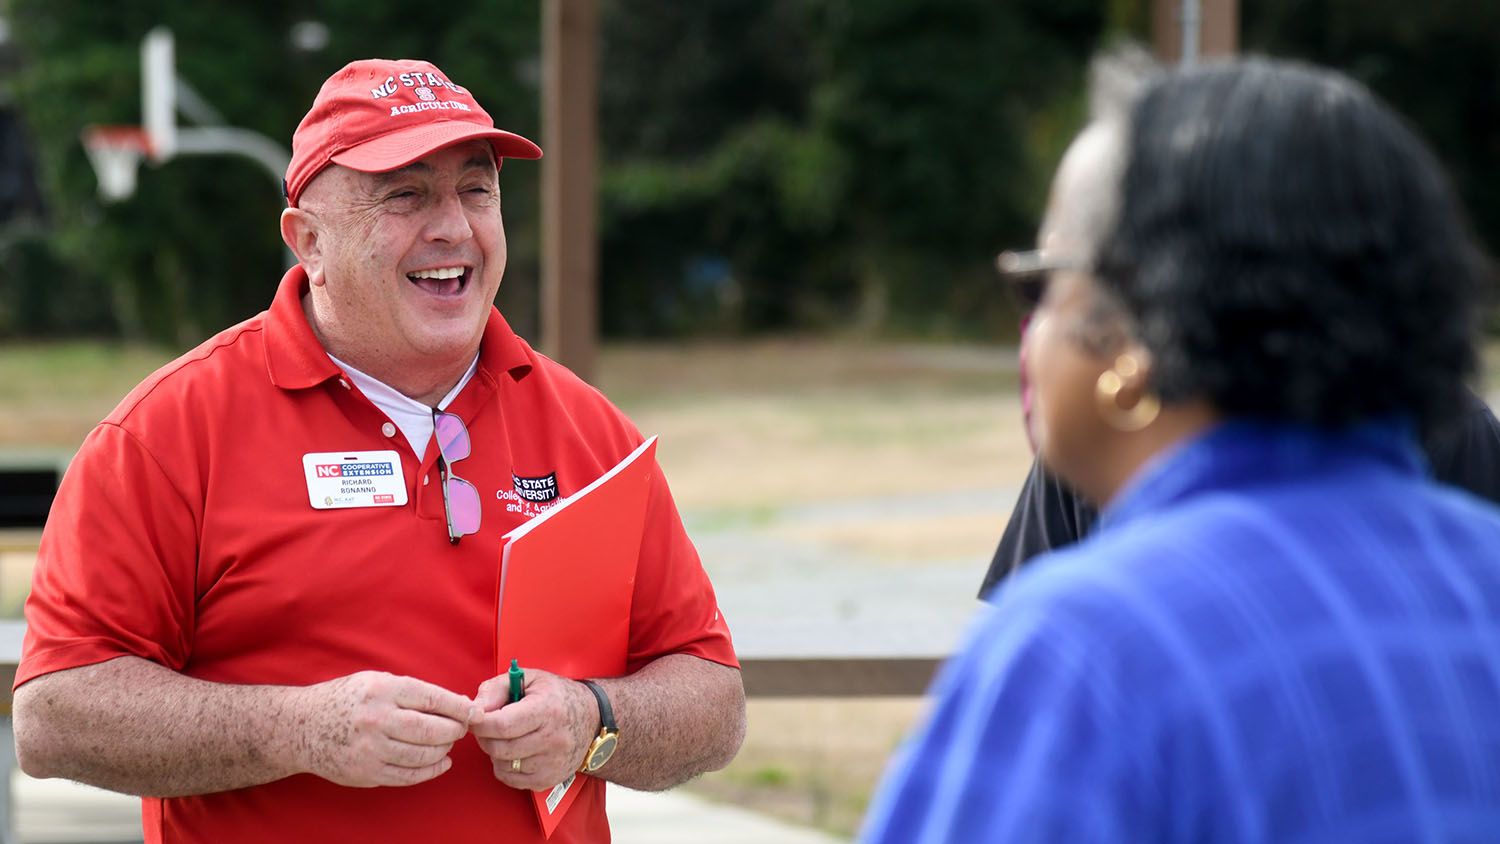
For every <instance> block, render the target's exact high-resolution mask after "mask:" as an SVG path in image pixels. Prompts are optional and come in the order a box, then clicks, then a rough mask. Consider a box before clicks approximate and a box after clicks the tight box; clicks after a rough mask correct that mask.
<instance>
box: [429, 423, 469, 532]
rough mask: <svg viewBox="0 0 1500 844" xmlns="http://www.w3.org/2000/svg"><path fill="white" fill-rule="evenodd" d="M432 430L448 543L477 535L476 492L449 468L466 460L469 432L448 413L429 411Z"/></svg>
mask: <svg viewBox="0 0 1500 844" xmlns="http://www.w3.org/2000/svg"><path fill="white" fill-rule="evenodd" d="M432 429H433V432H434V433H435V434H437V444H438V469H439V471H440V472H442V476H443V514H444V515H445V516H446V517H447V519H448V541H449V542H451V543H453V544H455V545H457V544H458V540H459V537H463V536H468V535H469V534H471V533H477V532H478V531H479V517H480V512H479V490H477V489H475V488H474V485H473V484H471V483H469V482H468V481H466V480H464V479H463V478H460V477H459V476H457V475H455V474H453V464H455V463H457V462H458V461H460V460H463V459H464V458H466V457H468V456H469V454H470V449H469V429H468V428H465V427H464V421H463V420H462V419H459V418H458V417H457V416H454V415H453V414H451V413H444V412H442V411H441V410H437V409H435V408H434V409H433V411H432Z"/></svg>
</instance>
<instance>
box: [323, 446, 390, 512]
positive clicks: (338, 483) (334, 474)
mask: <svg viewBox="0 0 1500 844" xmlns="http://www.w3.org/2000/svg"><path fill="white" fill-rule="evenodd" d="M302 471H303V473H304V474H305V475H307V500H308V502H309V503H311V504H312V506H313V508H314V509H317V510H342V509H345V508H347V507H401V506H404V505H405V504H406V476H405V475H404V474H403V473H402V471H401V455H399V454H397V453H396V452H394V451H323V452H318V453H316V454H304V455H302Z"/></svg>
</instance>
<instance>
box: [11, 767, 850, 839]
mask: <svg viewBox="0 0 1500 844" xmlns="http://www.w3.org/2000/svg"><path fill="white" fill-rule="evenodd" d="M13 786H14V789H15V790H14V792H13V794H14V795H15V806H16V833H17V834H18V838H19V840H20V841H21V842H24V844H85V842H86V844H133V843H134V842H139V841H141V810H140V803H139V802H138V801H137V800H136V799H135V798H133V797H126V796H124V795H120V794H114V793H111V792H108V791H100V790H99V789H96V788H90V787H88V786H86V785H79V784H78V783H73V782H68V781H66V780H34V779H31V778H30V777H27V776H26V775H25V774H21V773H17V774H16V775H15V779H14V780H13ZM608 803H609V817H610V826H611V828H612V829H613V830H614V842H615V844H770V843H771V842H774V844H840V841H841V839H838V838H833V837H830V836H827V835H823V834H821V833H818V832H814V831H812V830H808V829H804V828H801V827H794V826H790V825H788V824H783V823H778V822H776V821H773V820H769V819H767V818H765V817H764V816H761V815H757V814H755V813H753V812H747V811H745V810H744V809H736V808H733V807H729V806H719V805H715V804H713V803H709V802H707V801H704V800H700V799H698V798H696V797H693V796H691V795H689V794H686V793H684V792H667V793H664V794H647V793H644V792H638V791H630V790H628V789H623V788H616V787H614V786H611V787H610V792H609V798H608Z"/></svg>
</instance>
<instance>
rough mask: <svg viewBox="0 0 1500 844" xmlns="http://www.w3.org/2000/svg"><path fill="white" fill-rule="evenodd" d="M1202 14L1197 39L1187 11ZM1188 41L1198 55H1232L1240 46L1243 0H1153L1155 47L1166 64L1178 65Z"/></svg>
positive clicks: (1152, 14) (1209, 56)
mask: <svg viewBox="0 0 1500 844" xmlns="http://www.w3.org/2000/svg"><path fill="white" fill-rule="evenodd" d="M1193 9H1196V10H1197V13H1198V27H1197V32H1196V38H1194V37H1193V33H1186V34H1188V35H1189V37H1188V38H1184V37H1183V36H1184V34H1185V33H1184V27H1183V17H1184V11H1185V10H1186V11H1188V12H1189V13H1191V11H1192V10H1193ZM1184 41H1187V42H1189V46H1193V47H1195V48H1196V49H1195V50H1193V51H1191V52H1195V53H1196V55H1195V58H1197V59H1204V58H1213V57H1215V56H1231V55H1234V54H1235V53H1236V52H1238V51H1239V48H1240V4H1239V0H1152V3H1151V46H1152V48H1153V49H1154V50H1155V51H1156V57H1157V58H1158V59H1160V60H1161V61H1162V62H1163V63H1165V64H1177V63H1178V62H1179V61H1181V59H1182V56H1183V44H1184Z"/></svg>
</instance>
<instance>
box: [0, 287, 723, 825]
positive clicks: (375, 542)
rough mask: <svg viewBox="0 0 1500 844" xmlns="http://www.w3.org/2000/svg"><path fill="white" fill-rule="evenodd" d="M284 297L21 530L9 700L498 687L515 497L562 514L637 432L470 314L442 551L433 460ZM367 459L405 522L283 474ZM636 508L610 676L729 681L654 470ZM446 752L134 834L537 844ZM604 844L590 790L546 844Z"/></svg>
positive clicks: (478, 778)
mask: <svg viewBox="0 0 1500 844" xmlns="http://www.w3.org/2000/svg"><path fill="white" fill-rule="evenodd" d="M306 289H307V277H306V275H305V274H304V273H303V272H302V271H301V270H300V268H294V269H292V270H291V271H290V272H288V273H287V275H286V277H285V278H284V279H283V280H282V283H281V287H280V289H279V290H278V292H277V294H276V298H275V300H274V302H273V303H272V305H271V308H270V310H269V311H267V312H265V313H262V314H260V315H259V316H256V317H254V318H252V319H250V320H248V321H246V322H244V323H241V324H240V325H237V326H235V327H233V328H230V329H228V330H226V331H224V332H223V333H221V334H219V335H218V336H216V337H214V338H213V339H211V340H209V341H208V342H206V343H204V344H203V345H201V346H199V347H198V348H197V349H194V350H193V351H191V352H189V353H188V354H186V355H184V356H182V357H181V358H179V359H178V360H176V361H174V362H173V363H171V364H169V365H168V366H166V367H164V368H163V369H161V370H160V371H158V372H157V373H156V374H154V375H152V376H151V377H150V378H148V379H147V380H146V381H145V382H144V383H142V384H141V385H140V386H139V387H137V388H136V389H135V390H134V391H133V392H131V394H130V395H129V396H127V397H126V398H125V400H124V401H123V402H122V403H121V404H120V406H119V407H118V408H116V409H115V411H114V412H113V413H111V414H110V416H109V417H108V418H107V419H105V420H104V421H103V422H102V423H100V424H99V426H98V427H97V428H95V429H94V431H93V432H92V433H91V434H90V435H89V437H88V439H87V440H86V441H85V442H84V444H83V447H82V449H80V451H79V452H78V455H77V457H76V458H75V459H74V461H73V463H72V465H71V466H70V467H69V469H68V472H67V475H66V477H64V479H63V483H62V487H61V489H60V490H59V491H58V495H57V499H56V502H55V504H54V505H53V508H52V513H51V516H50V517H49V518H48V520H47V527H46V530H45V532H44V533H43V536H42V543H41V550H40V553H39V555H38V558H37V568H36V574H35V579H34V584H33V587H32V593H31V597H30V598H29V599H28V601H27V603H26V618H27V622H28V628H27V631H26V640H25V646H24V649H23V653H22V657H21V665H20V668H19V670H18V671H17V674H16V685H17V686H20V685H21V684H23V683H25V682H27V681H28V680H30V679H32V678H34V677H37V676H39V675H42V674H46V673H49V672H52V671H60V670H63V669H68V668H75V667H78V666H83V665H90V664H94V663H98V662H102V661H104V660H108V659H112V658H114V657H119V656H126V655H133V656H138V657H143V658H145V659H149V660H152V661H155V662H158V663H160V664H162V665H165V666H167V667H169V668H172V669H174V670H176V671H180V672H182V673H183V674H186V675H188V676H192V677H198V678H201V679H204V680H212V681H216V682H222V683H246V684H250V683H269V684H285V685H308V684H311V683H317V682H320V681H323V680H328V679H331V678H335V677H340V676H344V675H347V674H352V673H354V672H357V671H363V670H370V669H374V670H381V671H388V672H391V673H393V674H400V675H407V676H411V677H417V678H420V679H423V680H427V681H429V682H432V683H436V684H438V685H441V686H444V687H446V688H449V689H452V690H453V691H455V692H459V693H461V694H464V695H471V696H472V695H473V694H474V693H475V691H476V690H477V689H478V687H479V684H480V683H481V682H483V681H484V680H486V679H488V678H489V677H490V676H491V675H493V674H494V666H495V653H494V626H495V606H494V599H495V584H496V570H497V566H498V561H499V550H500V537H501V535H502V534H504V533H505V532H506V531H508V530H510V529H511V528H513V527H515V526H516V525H518V524H520V523H521V522H522V521H523V520H524V519H525V517H526V513H525V512H516V511H517V510H524V509H525V508H524V507H522V506H518V503H519V501H520V500H521V499H520V498H519V497H518V496H517V495H515V485H516V484H517V483H520V482H521V481H519V480H518V479H528V478H530V479H536V478H545V477H547V476H549V475H554V474H555V477H556V484H557V488H558V492H559V493H560V494H561V495H568V494H570V493H572V492H574V491H576V490H577V489H579V488H580V487H583V486H585V485H587V484H588V483H589V482H590V481H592V480H594V479H595V478H596V477H598V476H599V475H600V474H602V473H603V472H604V471H605V470H607V469H608V468H609V467H611V466H613V465H614V464H615V463H616V462H618V461H619V460H620V459H621V458H623V457H624V456H625V455H627V454H629V453H630V451H631V450H632V449H634V448H635V446H636V445H638V444H639V443H640V442H641V435H640V433H639V432H637V431H636V429H635V427H634V426H632V425H631V423H630V422H629V420H627V419H626V418H625V416H624V414H622V413H621V412H620V411H619V410H618V409H616V408H615V407H614V406H613V405H611V404H610V403H609V402H608V401H607V400H606V399H605V398H604V397H603V396H602V395H601V394H600V393H599V392H598V391H597V390H595V389H593V388H592V387H590V386H588V385H587V384H585V383H584V382H582V381H580V380H579V379H578V378H577V377H575V376H574V375H573V374H572V373H570V372H568V371H567V370H566V369H564V368H563V367H561V366H559V365H558V364H556V363H554V362H552V361H551V360H548V359H547V358H545V357H543V356H541V355H539V354H537V353H536V352H535V351H533V350H532V349H531V348H530V347H529V346H528V345H527V344H526V343H525V342H524V341H522V340H521V339H520V338H518V337H516V336H515V334H514V333H512V332H511V330H510V327H509V326H508V325H506V323H505V320H504V319H503V318H502V317H501V316H500V314H499V312H498V311H491V313H490V317H489V323H488V325H487V326H486V327H485V333H484V340H483V343H482V345H481V347H480V355H479V366H478V369H477V371H476V373H475V375H474V377H473V379H472V380H471V381H470V382H469V384H468V385H467V386H465V387H464V389H463V391H462V392H461V393H460V394H459V395H458V396H457V397H456V398H455V399H454V401H453V403H452V404H451V405H450V406H449V408H448V410H449V412H452V413H455V414H457V415H458V416H459V417H460V418H462V419H463V420H464V422H465V423H466V425H467V426H468V428H469V433H470V438H471V441H472V443H473V450H472V456H471V457H469V458H468V459H466V460H463V461H461V462H459V463H458V464H456V465H455V467H454V471H455V472H456V473H457V474H458V475H460V476H462V477H463V478H465V479H467V480H468V481H469V482H470V483H472V484H474V485H475V487H477V488H478V489H479V492H480V497H481V500H482V502H483V504H482V511H483V515H482V523H481V526H480V531H479V533H478V534H476V535H474V536H469V537H465V538H464V539H463V540H462V541H461V542H460V543H459V544H457V545H451V544H449V542H448V537H447V532H446V529H445V522H444V517H443V499H442V493H441V488H440V483H441V482H440V479H439V477H438V470H437V468H436V465H435V463H436V457H437V449H436V448H429V449H428V450H427V451H428V453H427V455H426V456H425V458H423V459H421V460H419V459H418V458H417V456H416V455H415V453H414V452H413V451H412V449H411V447H410V446H409V445H408V443H407V442H406V438H405V437H404V436H402V435H401V434H400V432H399V430H395V429H394V427H387V426H386V423H387V419H386V417H385V416H384V414H382V413H381V411H380V410H378V409H377V408H376V407H375V406H374V405H373V404H372V403H371V402H370V401H369V400H368V399H366V398H365V397H364V396H363V395H362V394H361V393H360V392H359V390H358V388H356V387H354V386H353V385H352V384H351V382H349V381H348V379H346V378H344V377H343V376H342V373H341V372H340V371H339V369H338V367H337V366H336V365H335V364H334V363H333V362H332V361H331V360H329V358H328V356H327V354H326V353H325V352H324V350H323V348H322V346H321V345H320V344H319V343H318V340H317V338H316V337H315V336H314V335H313V333H312V330H311V328H310V327H309V325H308V323H307V320H306V318H305V316H304V315H303V311H302V305H301V299H302V297H303V295H305V293H306ZM387 431H390V432H391V433H387ZM377 450H382V451H383V450H393V451H395V452H397V453H398V454H399V456H400V463H401V470H402V476H403V480H404V483H405V487H406V491H407V497H408V501H407V504H406V505H405V506H402V507H370V508H355V509H314V508H313V507H312V506H311V504H310V503H309V498H308V481H307V479H306V477H305V474H304V468H303V459H302V458H303V455H305V454H309V453H316V452H349V451H377ZM647 513H648V515H647V519H648V522H647V527H646V534H645V537H644V538H643V540H642V543H641V555H640V563H639V570H638V574H637V579H636V583H635V594H634V596H633V603H632V606H631V626H630V654H629V670H630V671H635V670H636V669H638V668H640V667H641V666H643V665H645V664H646V663H648V662H650V661H651V660H653V659H655V658H657V657H659V656H663V655H665V654H673V653H685V654H691V655H693V656H698V657H702V658H704V659H708V660H712V661H714V662H718V663H722V664H725V665H731V666H733V665H737V662H736V660H735V656H734V650H733V647H732V645H731V643H730V638H729V631H728V628H727V627H726V626H725V624H724V621H723V620H722V618H721V616H720V615H719V612H718V607H717V604H716V601H715V598H714V593H713V587H712V586H711V585H710V583H709V581H708V577H707V576H706V574H705V573H704V571H703V568H702V566H701V565H700V563H699V560H698V556H697V552H696V551H695V550H694V548H693V546H692V543H691V542H690V541H689V540H688V537H687V534H686V533H685V532H684V530H683V527H682V522H681V519H680V518H679V516H678V514H677V509H676V506H675V505H674V504H673V501H672V497H671V493H670V492H669V491H668V489H667V485H666V481H665V480H664V479H663V478H661V477H660V475H659V473H658V476H657V483H656V484H655V485H654V487H653V491H652V494H651V500H650V502H649V503H648V506H647ZM627 740H628V738H627ZM452 756H453V761H454V765H453V768H452V769H451V770H449V771H448V772H447V773H446V774H444V775H442V776H440V777H438V778H437V779H435V780H432V781H430V782H427V783H423V784H421V785H417V786H412V787H409V788H377V789H353V788H344V787H341V786H337V785H334V784H332V783H330V782H328V781H326V780H323V779H321V778H318V777H315V776H311V775H298V776H293V777H288V778H286V779H283V780H279V781H277V782H272V783H268V784H266V785H262V786H257V787H254V788H245V789H238V790H235V791H227V792H221V793H217V794H208V795H203V796H198V797H184V798H167V799H152V798H148V799H146V800H145V801H144V807H143V815H144V820H145V833H146V840H147V841H149V842H157V841H203V842H237V841H244V842H251V841H255V842H260V841H267V840H277V841H345V840H347V841H481V840H483V841H504V842H531V841H542V840H543V839H542V837H541V833H540V828H539V826H538V823H537V821H536V817H535V810H534V809H533V807H532V805H531V800H530V796H529V795H528V794H524V793H522V792H518V791H515V790H513V789H510V788H508V787H506V786H504V785H502V784H501V783H500V782H498V781H497V780H496V779H495V778H494V776H493V774H492V772H491V770H490V762H489V759H488V757H486V756H485V755H484V753H483V752H482V751H481V750H480V749H479V747H478V745H477V743H476V742H475V741H474V740H473V739H472V738H465V739H463V740H461V741H460V742H459V743H458V744H457V745H455V746H454V749H453V754H452ZM607 840H609V832H608V826H607V822H606V819H605V816H604V788H603V784H602V783H601V782H598V781H595V780H592V779H590V780H589V782H588V785H587V788H586V790H585V791H584V792H582V793H581V795H580V798H579V801H578V802H577V803H576V804H575V805H574V806H573V808H572V809H571V810H570V811H569V813H568V815H567V816H566V817H565V818H564V820H563V823H562V825H561V826H560V827H559V828H558V830H557V832H556V833H554V835H553V837H552V838H551V839H550V840H549V844H572V842H600V841H607Z"/></svg>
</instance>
